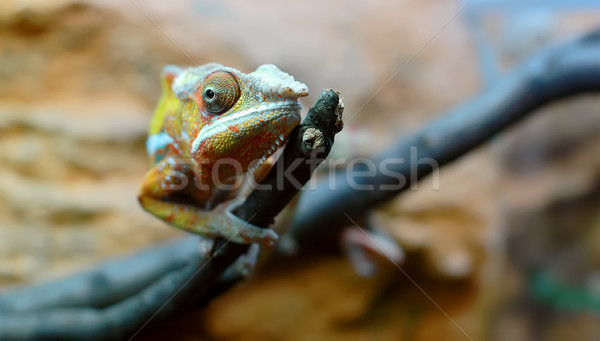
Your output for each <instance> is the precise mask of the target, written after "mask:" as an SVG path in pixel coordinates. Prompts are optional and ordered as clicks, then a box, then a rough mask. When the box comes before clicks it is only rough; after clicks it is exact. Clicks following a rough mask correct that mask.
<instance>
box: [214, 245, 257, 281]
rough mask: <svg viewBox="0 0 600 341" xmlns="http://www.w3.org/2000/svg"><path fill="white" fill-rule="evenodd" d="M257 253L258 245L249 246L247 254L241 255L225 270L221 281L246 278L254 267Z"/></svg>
mask: <svg viewBox="0 0 600 341" xmlns="http://www.w3.org/2000/svg"><path fill="white" fill-rule="evenodd" d="M259 252H260V246H259V245H258V244H252V245H250V248H248V252H246V253H245V254H243V255H241V256H240V257H239V258H238V259H237V260H236V261H235V262H234V263H233V264H231V265H230V266H229V267H228V268H227V270H225V272H224V273H223V275H222V276H221V279H223V280H232V279H236V278H239V277H248V275H249V274H250V273H251V272H252V270H254V268H255V267H256V263H257V262H258V254H259Z"/></svg>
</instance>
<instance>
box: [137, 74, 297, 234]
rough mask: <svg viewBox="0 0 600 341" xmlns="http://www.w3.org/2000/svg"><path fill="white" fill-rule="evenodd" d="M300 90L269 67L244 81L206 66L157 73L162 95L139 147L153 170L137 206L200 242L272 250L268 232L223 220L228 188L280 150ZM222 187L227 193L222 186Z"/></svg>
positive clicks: (232, 192)
mask: <svg viewBox="0 0 600 341" xmlns="http://www.w3.org/2000/svg"><path fill="white" fill-rule="evenodd" d="M307 95H308V88H307V86H306V85H305V84H303V83H300V82H297V81H295V80H294V78H293V77H291V76H290V75H288V74H286V73H285V72H283V71H281V70H279V69H278V68H277V67H276V66H274V65H262V66H260V67H259V68H258V69H256V71H254V72H252V73H248V74H244V73H242V72H240V71H238V70H235V69H232V68H228V67H225V66H223V65H219V64H215V63H211V64H205V65H202V66H199V67H192V68H187V69H180V68H178V67H176V66H167V67H165V68H164V70H163V95H162V97H161V99H160V101H159V104H158V106H157V109H156V111H155V114H154V118H153V119H152V123H151V126H150V134H149V137H148V141H147V149H148V154H149V155H150V158H151V160H152V165H153V167H152V168H151V169H150V170H149V171H148V172H147V173H146V175H145V177H144V180H143V181H142V185H141V187H140V190H139V194H138V199H139V201H140V204H141V205H142V207H143V208H144V209H145V210H146V211H148V212H150V213H152V214H153V215H155V216H156V217H158V218H160V219H162V220H164V221H166V222H168V223H170V224H171V225H173V226H175V227H177V228H180V229H183V230H185V231H189V232H192V233H195V234H199V235H202V236H204V237H217V236H220V237H223V238H226V239H228V240H231V241H233V242H237V243H261V244H267V245H272V244H273V243H274V242H275V240H277V234H276V233H275V232H274V231H273V230H271V229H262V228H258V227H256V226H252V225H248V224H246V223H245V222H243V221H242V220H241V219H239V218H237V217H236V216H234V215H233V214H232V213H231V210H232V209H233V208H234V207H235V204H236V202H237V201H235V200H230V199H231V198H233V197H234V196H235V190H234V189H233V190H232V189H231V188H232V187H234V186H230V185H232V184H234V183H235V181H236V178H237V177H238V176H240V175H241V174H242V173H248V172H254V171H256V169H257V168H258V167H259V166H260V165H261V164H262V163H263V162H264V161H265V159H267V158H268V157H269V156H270V155H272V154H273V153H274V152H275V150H276V149H277V148H279V147H280V146H283V144H284V143H285V141H286V139H287V138H288V136H289V134H290V133H291V131H292V130H293V129H294V128H295V127H296V126H297V125H298V123H299V122H300V110H301V108H300V104H299V103H298V98H299V97H303V96H307ZM228 185H229V188H227V186H228Z"/></svg>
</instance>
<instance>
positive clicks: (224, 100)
mask: <svg viewBox="0 0 600 341" xmlns="http://www.w3.org/2000/svg"><path fill="white" fill-rule="evenodd" d="M239 98H240V85H239V84H238V81H237V79H236V78H235V76H234V75H232V74H231V73H229V72H226V71H217V72H215V73H213V74H211V75H210V76H208V77H206V80H205V81H204V83H203V84H202V101H203V102H204V108H205V109H206V111H207V112H208V113H210V114H213V115H220V114H222V113H224V112H226V111H227V110H229V109H231V107H233V106H234V104H235V103H236V102H237V101H238V99H239Z"/></svg>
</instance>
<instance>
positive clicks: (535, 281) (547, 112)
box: [0, 0, 600, 340]
mask: <svg viewBox="0 0 600 341" xmlns="http://www.w3.org/2000/svg"><path fill="white" fill-rule="evenodd" d="M527 3H529V2H527V1H516V0H515V1H509V0H504V1H502V0H498V1H484V0H479V1H477V0H472V1H458V0H403V1H379V0H377V1H368V2H367V1H351V2H348V1H328V2H323V1H320V2H310V1H295V2H289V3H288V2H286V3H283V2H279V1H274V0H261V1H252V2H250V1H241V0H238V1H228V2H217V1H193V0H171V1H168V2H163V1H148V0H135V1H133V0H132V1H117V0H108V1H100V0H96V1H83V2H82V1H72V0H51V1H49V0H31V1H19V0H12V1H10V0H9V1H3V2H2V3H0V150H1V152H0V289H2V288H6V287H11V286H16V285H22V284H26V283H32V282H37V281H43V280H48V279H51V278H57V277H61V276H65V275H68V274H72V273H74V272H76V271H78V270H81V269H84V268H88V267H91V266H93V265H95V264H98V263H100V262H102V261H104V260H107V259H110V258H114V257H117V256H120V255H125V254H128V253H131V252H134V251H135V250H138V249H140V248H143V247H149V246H151V245H154V244H155V243H159V242H161V241H165V240H168V239H173V238H177V237H181V236H183V235H184V234H183V233H182V232H179V231H177V230H176V229H174V228H171V227H168V226H167V225H165V224H164V223H162V222H160V221H159V220H157V219H155V218H153V217H152V216H150V215H149V214H146V213H145V212H143V211H142V209H141V208H140V207H139V206H138V203H137V200H136V189H137V186H138V183H139V181H140V180H141V178H142V176H143V174H144V172H145V171H146V169H147V167H148V160H147V156H146V152H145V149H144V141H145V137H146V130H147V125H148V122H149V120H150V117H151V113H152V111H153V109H154V105H155V103H156V101H157V99H158V96H159V94H160V85H159V78H158V75H159V73H160V70H161V68H162V66H163V65H165V64H177V65H194V64H203V63H207V62H213V61H214V62H219V63H221V64H224V65H228V66H232V67H235V68H237V69H240V70H242V71H246V72H249V71H252V70H254V69H255V68H256V67H257V66H258V65H261V64H265V63H273V64H276V65H278V66H279V67H280V68H281V69H283V70H285V71H286V72H288V73H290V74H292V75H294V76H295V77H296V79H298V80H300V81H302V82H305V83H306V84H307V85H308V86H309V88H310V89H311V96H310V97H308V98H306V99H303V100H302V104H303V106H304V107H305V108H306V107H309V106H310V104H311V103H312V102H313V101H314V100H315V99H316V96H317V95H318V93H319V91H320V90H321V89H323V88H336V89H339V90H340V91H341V92H342V94H343V97H344V103H345V106H346V111H345V113H344V119H345V121H346V123H347V125H346V128H345V130H344V131H343V132H342V133H341V135H340V136H339V138H338V140H337V141H336V144H338V145H337V146H336V147H337V148H338V150H336V151H335V153H340V154H336V155H342V154H341V153H343V152H344V150H345V151H346V152H348V151H350V152H351V153H354V154H360V155H370V154H373V153H376V152H377V151H379V150H381V149H382V148H384V147H385V146H386V145H388V144H389V143H391V142H392V141H393V140H394V139H396V138H398V137H401V136H403V135H405V134H408V133H410V132H412V131H415V130H416V129H418V128H419V127H421V126H422V125H424V124H425V123H427V122H428V121H430V120H431V119H433V118H434V117H437V116H439V115H440V114H441V113H443V112H444V111H446V110H448V109H450V108H452V107H454V106H456V105H458V104H460V103H463V102H465V101H468V100H469V98H472V97H474V96H476V94H477V93H478V92H480V91H482V90H483V89H485V88H487V87H490V86H493V84H494V82H495V81H496V80H497V79H498V78H499V77H501V76H502V74H503V73H505V72H507V71H509V70H511V68H512V67H513V66H514V65H515V64H516V63H518V62H519V61H521V60H523V58H526V57H527V56H529V55H531V54H532V53H534V52H536V51H539V50H540V49H541V48H543V47H545V46H547V45H549V44H552V43H554V42H558V41H562V40H564V39H568V38H569V37H573V36H576V35H578V34H581V33H584V32H586V31H589V30H590V29H592V28H595V27H598V26H599V25H600V5H598V4H594V1H591V0H590V1H585V0H581V1H567V0H565V1H531V3H534V4H536V5H527ZM465 5H466V6H465ZM392 76H393V77H392ZM390 77H392V78H391V79H390ZM388 80H389V82H388V83H386V82H387V81H388ZM383 84H386V85H385V86H384V87H383V88H381V89H380V87H381V86H382V85H383ZM379 89H380V90H379ZM378 90H379V91H378ZM598 132H600V96H585V97H577V98H574V99H571V100H568V101H563V102H561V103H558V104H555V105H552V106H551V107H548V108H545V109H543V110H542V111H541V112H539V113H536V114H535V115H532V116H531V117H530V118H528V119H527V120H525V121H524V122H522V123H521V124H519V125H518V126H515V127H513V128H511V129H509V130H507V131H505V133H504V134H501V135H499V136H498V137H496V138H495V139H494V140H493V141H492V143H490V144H487V145H485V146H482V147H481V148H479V149H477V150H476V151H474V152H472V153H470V154H469V155H467V156H465V157H463V158H462V159H460V160H458V161H457V162H455V163H453V164H451V165H449V166H447V167H444V168H443V169H442V170H441V177H440V185H439V191H436V190H433V189H432V186H431V185H430V183H431V180H430V179H429V178H427V179H425V180H423V182H422V184H420V185H419V188H418V190H416V191H408V192H405V193H403V194H402V195H400V196H398V197H397V198H396V199H395V200H394V201H392V202H390V203H388V204H387V205H385V206H384V207H381V208H378V209H377V211H376V212H374V217H376V218H377V221H378V222H379V224H381V226H382V227H383V228H384V229H385V230H386V231H387V232H388V233H389V235H390V236H392V237H393V238H394V239H395V240H396V241H397V242H398V243H399V245H400V246H401V247H402V249H403V250H404V253H405V257H404V260H403V263H402V268H403V269H404V270H405V271H406V274H408V275H409V276H410V278H411V279H412V280H414V281H415V282H416V283H418V284H419V286H420V287H421V288H422V289H423V291H424V292H426V294H427V296H429V298H430V299H431V300H430V299H429V298H428V297H426V296H425V295H424V294H423V292H421V290H420V289H419V288H418V287H417V286H415V284H414V283H413V282H412V280H411V279H409V278H407V276H406V275H405V274H404V273H402V272H401V271H399V270H398V269H397V268H396V267H394V266H393V265H392V264H388V265H387V266H386V265H383V266H382V267H381V268H380V271H379V272H378V273H377V274H376V275H375V276H374V277H371V278H362V277H360V276H358V275H357V274H356V273H355V272H354V270H353V268H352V266H351V264H350V262H349V261H348V260H347V259H346V257H345V256H343V255H328V256H322V257H319V258H314V257H312V258H310V260H307V261H303V260H302V257H301V256H300V257H298V258H299V259H295V260H293V261H290V262H291V264H292V265H290V266H286V267H285V268H282V267H277V266H273V267H268V268H266V269H265V270H264V272H263V273H261V274H260V275H259V276H257V277H256V278H254V279H252V280H250V281H248V282H246V283H244V284H242V285H239V286H237V287H235V288H234V289H233V290H231V291H229V292H227V293H226V294H224V295H222V296H220V297H218V298H217V299H216V300H214V301H213V302H211V303H210V304H209V305H208V307H207V308H206V309H205V310H202V311H198V312H197V313H195V314H190V315H189V316H185V317H181V318H180V319H178V320H176V321H171V322H169V323H163V324H159V325H157V326H153V327H149V328H148V330H147V331H146V332H145V334H144V335H141V336H140V337H144V336H145V337H148V336H149V335H154V336H156V335H168V336H170V337H175V339H190V340H192V339H208V340H211V339H215V340H238V339H273V340H278V339H290V340H306V339H311V340H312V339H328V340H329V339H333V340H335V339H344V340H346V339H350V340H352V339H356V340H388V339H403V340H465V339H468V338H467V336H466V335H468V336H469V337H470V338H472V339H473V340H482V339H492V340H532V339H535V340H541V339H543V340H567V339H576V340H598V339H600V210H599V208H600V181H599V180H600V176H599V175H600V156H599V154H598V151H599V150H600V134H599V133H598ZM357 141H359V142H357ZM360 141H364V142H360ZM300 255H302V253H300ZM432 301H433V302H435V303H436V304H437V306H436V305H434V304H433V303H432ZM465 334H466V335H465Z"/></svg>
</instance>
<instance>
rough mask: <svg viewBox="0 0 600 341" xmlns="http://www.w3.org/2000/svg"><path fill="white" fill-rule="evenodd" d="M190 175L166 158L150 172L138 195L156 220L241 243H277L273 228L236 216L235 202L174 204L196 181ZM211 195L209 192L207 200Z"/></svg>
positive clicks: (183, 168)
mask: <svg viewBox="0 0 600 341" xmlns="http://www.w3.org/2000/svg"><path fill="white" fill-rule="evenodd" d="M167 160H170V162H171V164H169V162H168V161H167ZM190 173H191V172H190V169H187V167H186V166H185V164H183V163H181V164H175V163H174V162H173V161H172V159H169V158H166V159H163V160H162V161H160V162H159V163H157V164H156V165H155V166H154V167H152V169H150V170H149V171H148V173H146V176H145V177H144V180H143V182H142V185H141V187H140V190H139V194H138V200H139V202H140V204H141V205H142V207H143V208H144V209H145V210H146V211H148V212H150V213H152V214H153V215H155V216H156V217H158V218H160V219H162V220H164V221H166V222H167V223H169V224H171V225H173V226H175V227H177V228H180V229H182V230H185V231H188V232H191V233H195V234H199V235H202V236H205V237H217V236H219V237H223V238H225V239H227V240H230V241H233V242H235V243H240V244H249V243H259V244H264V245H273V244H274V242H275V241H276V240H277V234H276V233H275V232H274V231H273V230H271V229H264V228H259V227H257V226H253V225H249V224H248V223H247V222H245V221H244V220H242V219H240V218H239V217H237V216H235V215H234V214H233V213H232V209H233V208H235V207H234V206H235V204H236V203H235V202H233V201H229V202H225V203H222V204H220V205H219V206H217V207H216V208H215V209H214V210H207V209H202V208H199V207H198V206H195V205H191V204H184V203H178V202H175V201H173V198H174V195H175V194H177V193H184V190H185V187H186V185H187V186H189V185H190V183H188V182H190V181H191V182H193V178H189V177H187V178H186V176H185V174H190ZM191 185H192V186H193V184H191ZM209 196H210V193H209V192H208V191H206V197H207V199H206V200H208V197H209Z"/></svg>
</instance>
